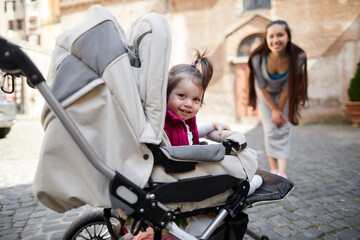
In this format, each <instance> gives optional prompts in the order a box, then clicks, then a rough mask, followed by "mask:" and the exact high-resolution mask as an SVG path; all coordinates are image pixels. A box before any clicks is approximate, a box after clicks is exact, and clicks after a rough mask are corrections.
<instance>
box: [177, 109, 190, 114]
mask: <svg viewBox="0 0 360 240" xmlns="http://www.w3.org/2000/svg"><path fill="white" fill-rule="evenodd" d="M180 111H181V112H183V113H186V114H190V113H191V112H190V111H187V110H182V109H180Z"/></svg>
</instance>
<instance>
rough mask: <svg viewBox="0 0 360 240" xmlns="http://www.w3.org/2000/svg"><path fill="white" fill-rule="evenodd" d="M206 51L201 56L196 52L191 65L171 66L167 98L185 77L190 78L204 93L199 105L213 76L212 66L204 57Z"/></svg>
mask: <svg viewBox="0 0 360 240" xmlns="http://www.w3.org/2000/svg"><path fill="white" fill-rule="evenodd" d="M205 54H206V51H204V52H203V53H202V54H201V53H200V52H199V50H196V53H195V56H194V61H193V62H192V63H191V64H178V65H175V66H173V67H172V68H171V69H170V71H169V77H168V87H167V94H166V96H167V98H168V97H169V95H170V93H171V92H172V90H174V88H175V87H176V86H177V85H178V83H179V82H180V81H181V80H182V79H184V78H185V77H190V78H191V79H192V80H193V81H194V83H196V84H199V85H200V86H201V87H202V89H203V91H204V93H203V95H202V98H201V103H203V100H204V94H205V91H206V88H207V86H208V85H209V82H210V80H211V77H212V75H213V66H212V63H211V61H210V59H209V58H207V57H205Z"/></svg>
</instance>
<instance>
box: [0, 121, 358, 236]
mask: <svg viewBox="0 0 360 240" xmlns="http://www.w3.org/2000/svg"><path fill="white" fill-rule="evenodd" d="M232 128H233V129H239V130H241V131H244V132H247V133H246V137H247V141H248V146H249V147H251V148H253V149H255V150H256V151H257V153H258V161H259V168H260V169H265V170H267V169H268V163H267V159H266V156H265V153H264V144H263V133H262V129H261V125H259V126H255V127H254V126H251V125H238V124H233V125H232ZM41 140H42V129H41V126H40V123H38V122H37V121H33V120H27V119H20V120H19V121H18V122H17V123H16V125H15V126H14V128H13V129H12V130H11V132H10V134H9V135H8V137H7V138H5V139H0V169H1V172H0V239H1V240H7V239H11V240H17V239H35V240H36V239H38V240H45V239H61V236H62V234H63V232H64V230H65V229H66V227H67V226H68V225H69V224H70V223H71V222H72V221H73V220H74V219H76V218H77V217H78V216H80V215H81V214H83V213H84V212H87V211H91V210H93V208H91V207H89V206H86V207H82V208H79V209H74V210H71V211H68V212H66V213H63V214H59V213H55V212H53V211H52V210H49V209H47V208H45V207H44V206H43V205H42V204H41V203H39V202H38V201H37V200H36V199H35V198H34V197H33V194H32V192H31V182H32V178H33V175H34V173H35V169H36V164H37V155H38V151H39V150H40V144H41ZM287 174H288V177H289V178H290V179H291V180H292V181H293V182H294V184H295V189H294V190H293V191H292V192H291V194H290V195H289V197H287V198H286V199H285V200H284V201H282V202H280V203H273V204H268V205H262V206H257V207H254V208H252V209H248V210H246V212H247V213H248V214H249V219H250V224H249V228H251V229H252V230H254V231H255V232H257V233H261V234H266V235H268V236H269V238H270V239H328V240H330V239H344V240H345V239H346V240H348V239H360V190H359V189H360V128H352V127H351V126H350V125H323V124H319V125H306V126H299V127H293V132H292V150H291V159H290V160H289V167H288V172H287ZM246 239H250V238H248V237H246Z"/></svg>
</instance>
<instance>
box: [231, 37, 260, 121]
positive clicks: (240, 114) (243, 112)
mask: <svg viewBox="0 0 360 240" xmlns="http://www.w3.org/2000/svg"><path fill="white" fill-rule="evenodd" d="M263 39H264V37H263V36H262V35H261V34H254V35H251V36H248V37H246V38H245V39H244V40H242V41H241V42H240V44H239V47H238V49H237V53H236V56H237V60H236V61H235V62H234V63H235V76H236V80H235V89H236V90H235V91H236V92H235V94H236V117H237V120H244V119H245V118H247V117H257V116H258V114H257V111H254V110H253V109H252V108H251V107H249V106H248V105H247V99H248V93H247V92H248V83H247V79H248V75H249V67H248V65H247V62H248V58H249V55H250V53H251V52H252V51H253V50H254V49H255V48H256V47H258V46H259V44H260V43H261V42H262V41H263Z"/></svg>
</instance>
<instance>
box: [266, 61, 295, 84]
mask: <svg viewBox="0 0 360 240" xmlns="http://www.w3.org/2000/svg"><path fill="white" fill-rule="evenodd" d="M265 63H266V66H267V63H268V55H266V56H265ZM266 71H267V70H266ZM288 71H289V70H286V72H284V73H282V74H279V73H269V71H267V73H268V74H269V77H270V78H271V79H274V80H277V79H281V78H283V77H285V76H286V74H287V73H288Z"/></svg>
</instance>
